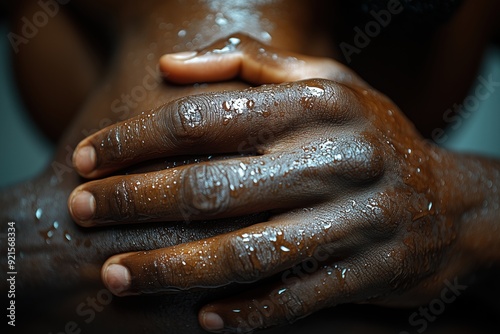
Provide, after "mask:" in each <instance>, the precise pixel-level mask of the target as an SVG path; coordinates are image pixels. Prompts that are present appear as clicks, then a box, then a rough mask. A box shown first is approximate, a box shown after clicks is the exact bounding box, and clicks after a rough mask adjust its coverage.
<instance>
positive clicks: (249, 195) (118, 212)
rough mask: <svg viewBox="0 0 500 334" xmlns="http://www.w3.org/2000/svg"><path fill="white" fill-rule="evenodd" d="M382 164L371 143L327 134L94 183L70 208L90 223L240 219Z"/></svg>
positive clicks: (343, 184) (338, 185) (290, 204)
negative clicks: (275, 148)
mask: <svg viewBox="0 0 500 334" xmlns="http://www.w3.org/2000/svg"><path fill="white" fill-rule="evenodd" d="M383 170H384V167H383V161H382V160H380V159H379V155H378V154H377V152H376V151H374V150H373V147H372V146H370V144H369V143H368V142H363V141H362V140H352V139H351V138H350V137H349V138H347V139H346V138H343V139H322V140H317V141H314V142H311V143H309V144H308V145H307V146H305V145H304V146H302V147H301V148H299V149H294V150H290V151H286V152H274V153H268V154H265V155H260V156H249V157H239V158H233V159H227V160H219V161H208V162H201V163H195V164H190V165H185V166H181V167H177V168H171V169H166V170H162V171H157V172H151V173H145V174H132V175H125V176H115V177H110V178H107V179H103V180H97V181H92V182H88V183H86V184H83V185H81V186H79V187H78V188H76V189H75V190H74V191H73V193H72V194H71V195H70V197H69V208H70V212H71V214H72V216H73V218H74V219H75V221H76V222H78V223H79V224H81V225H83V226H92V225H103V224H108V223H117V222H119V223H122V222H131V223H136V222H140V221H158V220H162V221H177V220H198V219H214V218H223V217H232V216H233V217H234V216H240V215H245V214H251V213H255V212H264V211H269V210H277V209H292V208H296V207H301V206H304V205H308V204H312V203H318V202H321V201H324V200H326V199H332V198H334V197H337V196H338V195H339V194H341V193H342V189H347V187H349V186H350V185H352V184H353V182H354V183H359V182H366V181H368V180H375V179H376V178H378V177H380V176H381V175H382V173H383ZM297 189H301V191H297Z"/></svg>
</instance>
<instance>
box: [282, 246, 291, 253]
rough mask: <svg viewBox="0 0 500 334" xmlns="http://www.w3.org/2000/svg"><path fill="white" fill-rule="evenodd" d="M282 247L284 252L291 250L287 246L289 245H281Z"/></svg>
mask: <svg viewBox="0 0 500 334" xmlns="http://www.w3.org/2000/svg"><path fill="white" fill-rule="evenodd" d="M280 248H281V250H282V251H283V252H289V251H290V249H289V248H287V247H285V246H281V247H280Z"/></svg>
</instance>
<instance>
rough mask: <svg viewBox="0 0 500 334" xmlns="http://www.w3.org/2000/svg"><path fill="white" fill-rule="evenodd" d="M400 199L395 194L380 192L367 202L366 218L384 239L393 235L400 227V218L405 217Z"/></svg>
mask: <svg viewBox="0 0 500 334" xmlns="http://www.w3.org/2000/svg"><path fill="white" fill-rule="evenodd" d="M399 200H401V199H400V198H399V197H398V196H397V195H395V194H389V193H387V192H380V193H378V194H376V195H375V196H373V197H370V198H368V200H367V202H366V204H365V206H366V210H365V212H366V214H365V219H366V221H367V222H368V225H369V226H371V227H373V230H374V231H376V232H378V233H377V236H379V237H380V238H382V239H387V238H389V237H391V236H393V235H394V233H395V232H396V230H397V229H398V226H399V224H398V222H399V219H400V218H401V217H404V212H402V211H403V210H402V209H401V205H400V204H399V205H398V201H399Z"/></svg>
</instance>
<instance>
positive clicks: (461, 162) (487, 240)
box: [441, 152, 500, 267]
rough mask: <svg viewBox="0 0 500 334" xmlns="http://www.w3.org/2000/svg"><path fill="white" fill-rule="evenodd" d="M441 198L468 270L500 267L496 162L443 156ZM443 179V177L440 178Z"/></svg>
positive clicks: (499, 177)
mask: <svg viewBox="0 0 500 334" xmlns="http://www.w3.org/2000/svg"><path fill="white" fill-rule="evenodd" d="M444 156H445V159H444V161H445V163H450V162H451V164H446V166H445V171H444V174H445V175H446V176H447V177H446V179H447V180H448V182H446V185H444V186H443V187H441V195H442V196H441V198H445V199H446V201H447V202H448V205H447V211H448V213H447V214H448V215H449V216H451V218H449V219H453V220H455V221H456V223H457V224H458V226H459V229H458V235H457V244H458V247H459V250H460V251H461V252H462V254H463V256H464V257H465V258H468V259H470V261H471V263H472V266H474V267H485V266H490V265H493V264H500V194H499V190H500V162H499V161H495V160H493V159H487V158H482V157H477V156H473V155H467V154H458V153H451V152H446V153H445V154H444ZM442 177H443V179H445V176H444V175H443V176H442Z"/></svg>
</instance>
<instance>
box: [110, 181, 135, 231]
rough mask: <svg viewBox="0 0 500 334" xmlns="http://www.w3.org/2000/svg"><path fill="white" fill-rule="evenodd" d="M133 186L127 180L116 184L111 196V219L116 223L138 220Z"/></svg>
mask: <svg viewBox="0 0 500 334" xmlns="http://www.w3.org/2000/svg"><path fill="white" fill-rule="evenodd" d="M131 187H132V186H131V184H130V183H129V182H127V181H125V180H120V181H119V182H116V183H115V184H114V185H113V187H112V191H113V194H111V196H109V209H110V213H111V218H112V219H113V220H116V221H123V220H130V219H135V218H138V215H137V210H136V207H135V200H134V198H133V191H132V189H131Z"/></svg>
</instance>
